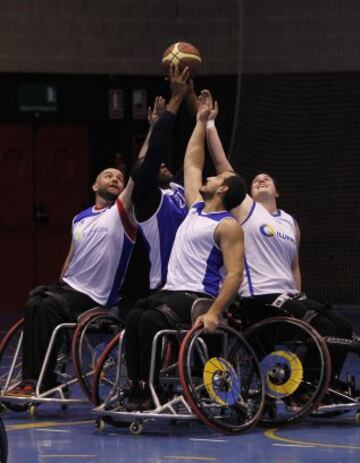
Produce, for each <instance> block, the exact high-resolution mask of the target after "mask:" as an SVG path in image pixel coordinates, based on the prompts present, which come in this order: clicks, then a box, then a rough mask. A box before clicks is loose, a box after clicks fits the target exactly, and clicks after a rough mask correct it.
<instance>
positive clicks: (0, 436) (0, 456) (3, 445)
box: [0, 418, 8, 463]
mask: <svg viewBox="0 0 360 463" xmlns="http://www.w3.org/2000/svg"><path fill="white" fill-rule="evenodd" d="M7 457H8V441H7V436H6V430H5V426H4V423H3V421H2V419H1V418H0V463H6V462H7Z"/></svg>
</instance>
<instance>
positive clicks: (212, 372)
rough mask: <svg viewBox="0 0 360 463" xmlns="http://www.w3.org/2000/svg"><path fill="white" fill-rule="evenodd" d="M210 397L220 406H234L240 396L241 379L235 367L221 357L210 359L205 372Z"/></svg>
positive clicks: (204, 377) (204, 376) (205, 381)
mask: <svg viewBox="0 0 360 463" xmlns="http://www.w3.org/2000/svg"><path fill="white" fill-rule="evenodd" d="M203 379H204V383H205V387H206V390H207V392H208V394H209V396H210V397H211V398H212V399H214V400H215V401H216V402H217V403H219V404H220V405H234V403H235V402H236V401H237V399H238V397H239V396H240V392H241V386H240V378H239V376H238V374H237V373H236V371H235V370H234V368H233V366H232V365H231V364H230V363H229V362H227V361H226V360H224V359H222V358H220V357H213V358H211V359H209V360H208V361H207V362H206V364H205V366H204V371H203Z"/></svg>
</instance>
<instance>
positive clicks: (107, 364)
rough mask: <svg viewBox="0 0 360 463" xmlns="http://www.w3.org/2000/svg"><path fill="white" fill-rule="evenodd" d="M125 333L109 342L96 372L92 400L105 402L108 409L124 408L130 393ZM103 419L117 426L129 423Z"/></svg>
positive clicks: (100, 402)
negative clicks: (123, 343)
mask: <svg viewBox="0 0 360 463" xmlns="http://www.w3.org/2000/svg"><path fill="white" fill-rule="evenodd" d="M124 333H125V331H124V330H123V331H121V332H120V333H118V334H117V335H115V336H114V338H113V339H112V340H111V341H110V342H109V344H108V345H107V346H106V348H105V349H104V351H103V353H102V354H101V356H100V358H99V361H98V363H97V366H96V369H95V372H94V378H93V385H92V402H93V404H94V405H95V406H99V405H102V404H103V405H104V408H105V409H106V410H117V409H119V408H122V407H123V405H124V403H125V400H126V398H127V395H128V381H127V369H126V363H125V356H124V353H123V349H122V342H123V337H124ZM102 420H103V421H104V422H105V423H109V424H111V425H113V426H116V427H124V426H128V425H129V423H124V422H121V421H116V420H114V419H112V417H110V416H103V417H102Z"/></svg>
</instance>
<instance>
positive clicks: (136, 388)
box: [125, 382, 144, 412]
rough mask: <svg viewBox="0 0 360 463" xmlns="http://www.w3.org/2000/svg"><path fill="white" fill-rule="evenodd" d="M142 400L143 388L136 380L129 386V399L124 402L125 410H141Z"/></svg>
mask: <svg viewBox="0 0 360 463" xmlns="http://www.w3.org/2000/svg"><path fill="white" fill-rule="evenodd" d="M143 400H144V390H143V389H142V388H141V387H140V385H139V383H138V382H135V383H134V384H133V385H132V386H131V388H130V393H129V399H128V402H127V403H126V404H125V410H126V411H128V412H135V411H137V410H141V405H142V402H143Z"/></svg>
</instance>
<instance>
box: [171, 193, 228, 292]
mask: <svg viewBox="0 0 360 463" xmlns="http://www.w3.org/2000/svg"><path fill="white" fill-rule="evenodd" d="M203 209H204V202H198V203H195V204H194V205H193V206H192V208H191V209H190V211H189V213H188V215H187V217H186V219H185V220H184V222H183V223H182V224H181V225H180V227H179V229H178V231H177V233H176V238H175V242H174V246H173V248H172V251H171V255H170V260H169V268H168V275H167V280H166V284H165V286H164V289H166V290H171V291H195V292H199V293H205V294H208V295H210V296H213V297H216V296H217V295H218V294H219V290H220V287H221V284H222V281H223V279H224V266H223V257H222V252H221V250H220V248H219V247H218V245H217V244H216V242H215V240H214V233H215V229H216V227H217V226H218V225H219V223H220V222H222V221H223V220H226V219H229V218H233V216H232V215H231V214H230V212H227V211H222V212H210V213H205V212H203Z"/></svg>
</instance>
